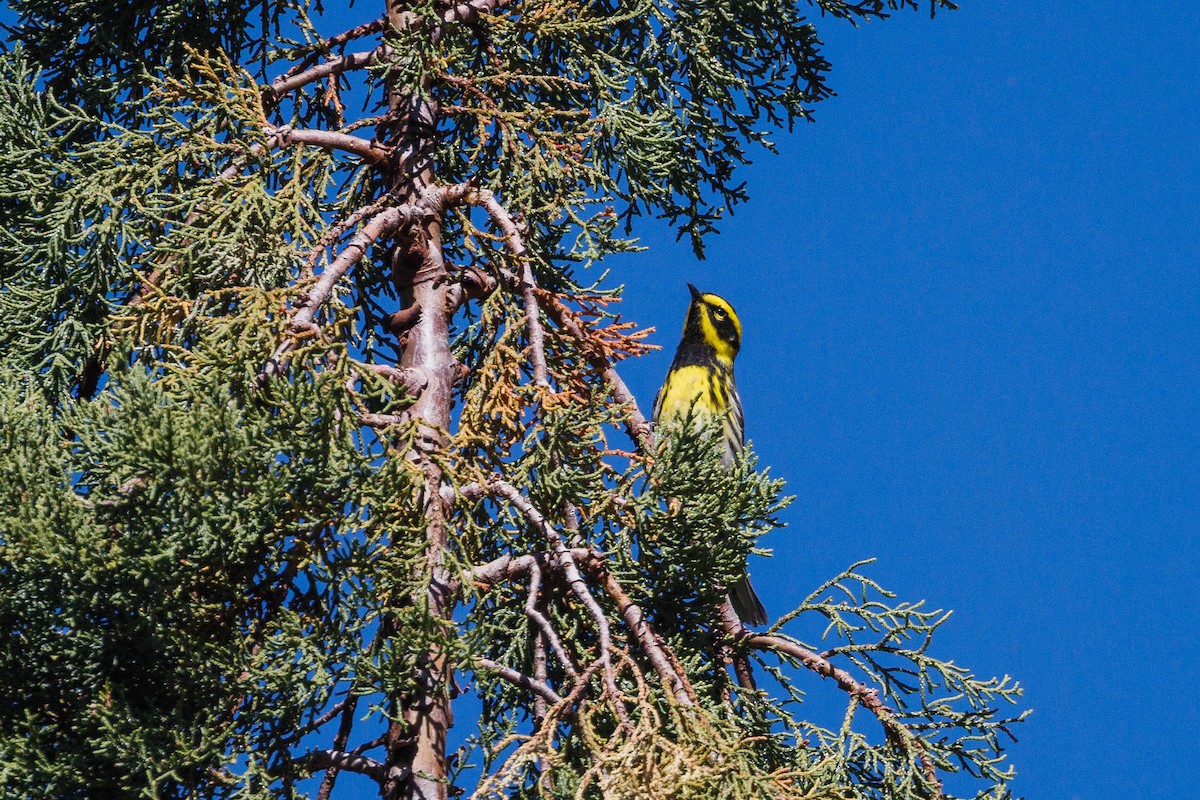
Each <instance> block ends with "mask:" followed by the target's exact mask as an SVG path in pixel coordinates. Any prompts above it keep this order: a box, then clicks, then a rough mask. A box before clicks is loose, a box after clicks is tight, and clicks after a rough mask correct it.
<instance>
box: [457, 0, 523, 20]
mask: <svg viewBox="0 0 1200 800" xmlns="http://www.w3.org/2000/svg"><path fill="white" fill-rule="evenodd" d="M510 1H511V0H468V2H466V3H458V4H457V5H453V6H451V7H450V8H447V9H446V10H445V11H443V12H442V22H445V23H448V24H450V23H456V22H457V23H462V24H466V25H469V24H471V23H472V22H475V21H476V20H478V19H479V18H480V17H481V16H483V15H484V14H491V13H492V12H494V11H498V10H499V9H501V8H504V7H505V6H506V5H508V4H509V2H510Z"/></svg>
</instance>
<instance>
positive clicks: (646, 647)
mask: <svg viewBox="0 0 1200 800" xmlns="http://www.w3.org/2000/svg"><path fill="white" fill-rule="evenodd" d="M593 564H594V566H595V571H596V572H597V573H599V577H600V581H601V583H602V584H603V585H604V591H606V592H608V594H609V596H610V597H612V599H613V600H614V601H615V602H616V604H617V610H618V611H620V612H621V617H622V618H623V619H624V620H625V624H626V625H628V626H629V629H630V630H632V631H633V635H634V636H635V637H637V640H638V644H640V645H641V647H642V652H644V653H645V654H646V657H647V658H649V659H650V663H651V665H653V667H654V671H655V672H657V673H658V677H659V679H660V680H661V681H662V682H663V686H665V687H669V688H670V690H671V694H673V695H674V696H675V700H676V702H678V703H679V704H680V705H685V706H692V705H695V704H696V703H697V702H698V701H697V699H696V692H695V690H694V689H693V688H692V685H691V682H690V681H688V679H687V676H686V675H685V674H684V673H683V672H682V670H680V669H678V668H677V667H678V665H677V664H673V663H671V662H672V660H673V659H669V658H668V656H667V652H666V649H665V648H664V647H663V645H662V643H661V641H660V640H659V638H658V634H657V633H655V632H654V628H653V626H651V624H650V621H649V620H648V619H646V614H645V612H643V611H642V609H641V608H640V607H639V606H638V605H637V604H636V603H634V602H633V600H632V599H631V598H630V597H629V595H628V594H626V592H625V590H624V589H623V588H622V587H621V584H620V583H618V582H617V579H616V578H614V577H613V574H612V572H611V571H609V569H608V567H607V565H605V564H604V562H603V561H602V560H600V559H596V560H594V561H593Z"/></svg>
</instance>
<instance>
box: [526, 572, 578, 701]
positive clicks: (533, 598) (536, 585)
mask: <svg viewBox="0 0 1200 800" xmlns="http://www.w3.org/2000/svg"><path fill="white" fill-rule="evenodd" d="M541 585H542V568H541V567H540V566H539V565H538V562H537V559H533V561H531V562H530V564H529V594H528V595H526V598H525V613H526V614H527V615H528V616H529V618H530V619H531V620H533V621H534V622H535V623H537V626H538V628H539V629H540V630H541V635H542V637H543V638H544V639H545V640H546V642H547V643H548V644H549V645H550V648H551V649H552V650H553V651H554V655H555V656H557V657H558V660H559V662H561V663H562V665H563V669H564V670H565V671H566V673H567V674H568V675H570V676H571V677H572V678H576V677H578V676H579V672H578V671H577V670H576V669H575V665H574V664H573V663H572V661H571V657H570V655H568V653H567V651H566V648H564V647H563V644H562V641H561V640H560V639H559V638H558V633H557V632H555V630H554V627H553V626H552V625H551V624H550V620H548V619H547V618H546V616H545V615H544V614H542V612H541V611H540V610H539V609H538V607H537V598H538V590H539V589H540V588H541ZM543 657H544V654H543Z"/></svg>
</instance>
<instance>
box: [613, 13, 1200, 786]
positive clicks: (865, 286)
mask: <svg viewBox="0 0 1200 800" xmlns="http://www.w3.org/2000/svg"><path fill="white" fill-rule="evenodd" d="M962 5H963V8H962V9H961V10H960V11H958V12H954V13H946V14H939V15H938V17H937V19H936V20H934V21H932V22H931V21H930V20H929V19H928V15H927V14H925V13H920V14H903V15H899V16H897V17H895V18H893V19H890V20H887V21H885V22H883V23H873V24H870V25H867V26H864V27H862V28H859V29H857V30H855V29H853V28H850V27H849V26H847V25H844V24H840V23H838V22H837V21H835V20H824V21H818V24H819V28H820V30H821V32H822V38H823V39H824V41H825V42H826V51H825V52H826V54H827V56H828V57H829V59H830V60H831V61H832V62H833V65H834V67H833V74H832V78H831V84H832V86H833V88H834V89H835V90H837V91H838V92H839V96H838V97H836V98H833V99H831V100H829V101H826V102H824V103H821V104H819V105H818V107H817V115H816V116H817V122H816V123H815V124H811V125H804V126H802V127H800V128H798V130H797V131H796V132H795V133H793V134H791V135H788V134H786V133H781V134H780V135H779V136H778V137H777V141H778V144H779V148H780V151H781V154H780V155H779V156H778V157H772V156H770V155H768V154H765V153H764V154H762V155H761V157H759V158H758V159H756V162H757V163H756V164H755V165H754V166H752V167H751V168H749V169H747V170H746V171H745V172H744V173H743V177H745V178H746V179H747V180H748V182H749V191H750V194H751V197H752V201H751V202H750V203H749V204H748V205H747V206H744V207H742V208H740V209H739V210H738V211H737V213H736V215H735V217H734V218H733V219H732V220H730V221H729V222H728V223H726V225H725V226H724V231H723V233H722V235H720V236H718V237H716V238H714V239H713V240H712V241H711V242H710V245H709V257H708V260H707V261H706V262H697V261H696V260H695V259H694V258H693V257H692V256H691V253H690V249H689V248H688V247H687V246H686V244H679V245H676V244H674V242H673V237H672V236H671V235H669V234H668V233H667V232H665V231H663V230H660V229H653V228H652V227H649V226H648V227H647V228H646V229H645V231H644V232H645V235H644V237H643V241H644V243H645V244H647V245H649V246H650V247H651V248H652V249H651V252H649V253H646V254H642V255H639V256H636V257H632V258H629V259H625V260H623V261H621V262H620V263H619V264H618V265H616V272H615V276H614V277H615V279H616V280H618V281H621V282H624V283H626V284H627V290H626V304H625V305H626V308H625V313H626V314H627V315H628V316H629V317H630V318H631V319H635V320H637V321H639V322H641V323H643V324H647V325H656V326H658V328H659V334H658V335H657V336H656V341H657V342H658V343H659V344H661V345H663V346H664V350H663V351H662V352H660V353H657V354H655V355H652V356H649V357H646V358H643V359H640V360H639V361H638V362H636V363H629V364H627V365H626V366H625V367H624V373H625V375H626V376H627V379H628V380H629V381H630V383H631V385H632V388H633V389H634V391H635V392H636V393H637V395H638V396H639V397H640V398H643V399H644V402H646V403H647V404H648V403H649V399H650V398H651V397H652V396H653V393H654V390H655V388H656V387H657V385H658V383H659V382H660V381H661V379H662V375H663V373H664V372H665V370H666V368H667V365H668V363H669V361H670V357H671V351H672V350H673V348H674V346H675V343H676V339H677V336H678V332H679V328H680V325H681V323H682V314H683V308H684V305H685V304H686V302H687V289H686V287H685V286H684V282H685V281H692V282H693V283H695V284H697V285H698V286H699V287H700V288H702V289H705V290H708V291H715V292H718V293H720V294H723V295H724V296H725V297H727V298H728V299H729V300H730V301H731V302H732V303H733V304H734V306H735V308H737V309H738V310H739V312H740V314H741V317H742V321H743V324H744V326H745V330H746V333H745V346H744V349H743V351H742V354H741V357H740V359H739V363H738V384H739V387H740V389H741V394H742V398H743V401H744V404H745V409H746V419H747V432H748V435H749V437H750V438H751V439H752V440H753V441H754V445H755V449H756V450H757V452H758V453H759V455H760V457H761V459H762V461H763V462H764V463H765V464H769V465H771V467H772V470H773V472H775V473H776V474H779V475H781V476H783V477H785V478H787V479H788V481H789V490H790V491H791V492H792V493H794V494H795V495H797V501H796V503H795V504H794V505H793V506H792V507H791V509H790V510H789V511H788V512H787V514H786V517H787V519H788V521H789V523H790V526H789V527H788V528H787V529H785V530H783V531H780V532H776V533H774V534H772V535H770V536H768V537H767V540H766V541H765V542H764V544H766V545H768V546H771V547H773V548H774V550H775V558H774V559H773V560H771V561H764V560H761V559H760V560H758V561H757V562H756V563H754V564H753V565H752V571H753V573H754V577H755V584H756V586H757V587H758V588H759V591H760V593H761V594H762V595H763V598H764V601H765V602H766V605H767V607H768V610H769V611H771V612H772V613H774V614H779V613H782V612H783V611H785V610H787V608H788V607H789V606H791V605H793V604H794V603H796V602H798V601H799V600H800V599H801V598H802V597H803V596H804V594H806V593H807V591H808V590H809V589H810V588H811V587H812V586H814V585H816V584H818V583H819V582H820V581H821V580H822V579H823V578H825V577H827V576H829V575H832V574H834V573H836V572H837V571H838V570H839V569H841V568H842V567H844V566H845V565H847V564H848V563H850V562H851V561H853V560H855V559H858V558H861V557H867V556H874V557H877V558H878V559H879V561H878V563H877V564H876V565H875V566H874V567H873V574H874V575H875V576H876V577H878V578H879V579H880V580H881V581H882V582H883V583H884V584H885V585H887V586H889V587H890V588H892V589H894V590H897V591H898V592H900V594H901V595H902V596H904V597H907V598H910V599H916V598H926V599H928V600H929V601H930V602H931V603H932V604H934V605H936V606H942V607H947V608H953V609H955V610H956V615H955V617H954V619H953V620H952V621H951V622H950V623H949V624H948V626H947V627H946V628H944V629H943V631H942V633H943V636H942V640H941V645H940V650H939V652H940V653H941V654H943V655H946V656H951V657H953V658H954V659H955V660H956V661H958V662H960V663H963V664H966V665H968V666H971V667H972V668H973V669H974V670H975V671H976V672H977V673H979V674H989V675H990V674H1003V673H1009V674H1012V675H1014V676H1015V677H1017V678H1019V679H1020V680H1021V681H1022V683H1023V684H1024V685H1025V686H1026V687H1027V695H1026V702H1027V704H1028V705H1029V706H1031V707H1033V708H1034V709H1035V712H1034V715H1033V717H1032V718H1031V719H1030V720H1029V721H1028V723H1026V724H1025V725H1024V726H1023V728H1024V730H1022V731H1020V732H1019V733H1018V735H1019V737H1020V742H1019V743H1018V744H1015V745H1013V746H1012V748H1011V754H1012V758H1013V760H1014V762H1015V764H1016V766H1017V769H1018V771H1019V775H1018V778H1017V780H1016V782H1015V784H1014V789H1015V790H1016V793H1017V794H1019V795H1024V796H1027V797H1030V798H1064V800H1069V799H1070V798H1081V800H1090V799H1091V798H1097V800H1098V799H1099V798H1109V797H1122V796H1126V797H1138V798H1159V797H1162V798H1168V797H1170V798H1176V797H1184V796H1190V795H1193V794H1194V792H1195V788H1194V780H1195V779H1194V777H1193V776H1192V775H1191V770H1190V768H1189V765H1192V764H1195V763H1196V762H1197V761H1198V760H1200V744H1198V742H1200V739H1197V736H1196V731H1197V730H1198V729H1200V712H1198V711H1197V704H1196V701H1195V697H1194V692H1195V690H1196V687H1197V685H1200V655H1198V654H1197V649H1196V646H1195V642H1196V634H1195V633H1194V631H1195V629H1196V628H1197V626H1198V624H1200V601H1198V600H1197V593H1198V591H1200V557H1198V556H1197V539H1198V538H1200V537H1198V536H1197V528H1198V523H1200V474H1198V470H1197V464H1200V459H1198V458H1197V456H1196V453H1197V451H1198V450H1200V358H1198V357H1197V354H1196V353H1197V345H1198V343H1200V227H1198V224H1197V223H1198V222H1200V158H1198V156H1200V110H1198V109H1200V47H1198V46H1197V45H1196V43H1195V32H1196V31H1197V30H1200V4H1195V3H1185V2H1160V3H1156V4H1143V5H1139V6H1137V7H1136V8H1131V7H1130V6H1129V5H1128V4H1125V3H1120V4H1118V3H1116V2H1095V3H1087V4H1067V3H1063V4H1059V3H1046V2H1034V0H1020V1H1019V2H1016V1H1014V2H1007V3H985V2H970V1H969V0H968V2H964V3H963V4H962ZM815 688H816V687H814V689H815ZM831 691H832V689H831Z"/></svg>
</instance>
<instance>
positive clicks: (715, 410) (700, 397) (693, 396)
mask: <svg viewBox="0 0 1200 800" xmlns="http://www.w3.org/2000/svg"><path fill="white" fill-rule="evenodd" d="M693 407H694V408H695V409H696V414H697V416H702V415H705V414H711V415H721V416H724V415H725V414H727V413H728V411H729V409H728V408H727V401H726V400H725V399H724V393H723V392H722V391H721V387H720V385H719V383H718V379H717V376H716V375H715V374H714V373H713V371H712V370H709V369H706V368H704V367H698V366H690V367H680V368H678V369H676V370H675V371H673V372H672V373H671V374H670V375H669V376H668V377H667V381H666V383H664V384H663V387H662V393H661V394H660V395H659V397H658V404H657V405H656V406H655V408H654V420H655V421H656V422H666V421H667V420H668V419H671V418H672V417H678V416H684V415H686V414H687V413H688V411H689V410H690V409H691V408H693Z"/></svg>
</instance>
